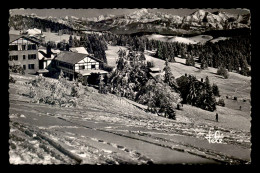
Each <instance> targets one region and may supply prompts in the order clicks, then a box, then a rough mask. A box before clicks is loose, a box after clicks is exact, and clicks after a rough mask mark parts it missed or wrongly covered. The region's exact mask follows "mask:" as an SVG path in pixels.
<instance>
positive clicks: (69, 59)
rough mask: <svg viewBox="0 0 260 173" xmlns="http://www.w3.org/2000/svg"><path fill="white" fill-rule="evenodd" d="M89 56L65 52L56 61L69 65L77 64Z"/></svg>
mask: <svg viewBox="0 0 260 173" xmlns="http://www.w3.org/2000/svg"><path fill="white" fill-rule="evenodd" d="M87 56H88V55H87V54H83V53H75V52H69V51H64V52H61V53H59V54H58V56H57V57H56V58H55V60H58V61H62V62H66V63H69V64H76V63H77V62H79V61H81V60H83V59H84V58H85V57H87Z"/></svg>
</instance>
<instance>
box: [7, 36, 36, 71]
mask: <svg viewBox="0 0 260 173" xmlns="http://www.w3.org/2000/svg"><path fill="white" fill-rule="evenodd" d="M39 44H40V43H39V42H37V41H35V40H32V39H30V38H28V37H26V36H23V35H14V34H10V35H9V60H8V63H9V66H14V65H20V66H22V67H23V69H24V71H25V73H27V74H28V73H30V74H35V73H36V72H37V71H38V70H39V60H38V47H39Z"/></svg>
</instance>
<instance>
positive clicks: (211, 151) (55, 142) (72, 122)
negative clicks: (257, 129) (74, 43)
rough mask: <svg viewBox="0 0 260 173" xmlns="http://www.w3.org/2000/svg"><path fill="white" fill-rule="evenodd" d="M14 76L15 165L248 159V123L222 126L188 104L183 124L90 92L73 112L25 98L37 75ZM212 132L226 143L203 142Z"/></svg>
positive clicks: (228, 120) (180, 117) (228, 121)
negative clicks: (31, 81)
mask: <svg viewBox="0 0 260 173" xmlns="http://www.w3.org/2000/svg"><path fill="white" fill-rule="evenodd" d="M11 76H12V77H14V79H15V80H16V83H10V85H9V86H10V89H9V92H10V108H9V112H10V114H9V117H10V140H9V143H10V152H9V155H10V160H9V161H10V163H11V164H98V165H99V164H151V163H153V164H175V163H186V164H205V163H213V164H221V163H227V164H245V163H248V162H249V161H250V145H251V144H250V128H249V123H250V121H249V118H248V117H244V116H240V115H237V114H233V115H232V114H231V115H228V116H226V115H225V116H224V115H223V117H220V121H219V122H218V123H217V122H215V121H214V115H213V114H214V113H212V114H211V113H209V112H207V111H204V110H201V109H199V108H196V107H192V106H189V105H184V110H183V111H177V119H176V120H171V119H167V118H164V117H160V116H157V115H155V114H151V113H147V112H145V111H143V110H141V109H139V108H137V107H136V106H135V104H133V103H132V102H131V101H128V100H127V99H125V98H121V97H117V96H114V95H111V94H107V95H104V94H99V93H98V92H97V91H96V90H95V89H93V88H90V87H87V90H88V92H87V93H86V94H84V95H82V96H80V97H79V98H78V100H79V105H78V106H77V107H74V108H67V107H59V106H55V105H48V104H42V103H40V104H37V103H32V102H31V98H29V97H27V96H25V95H21V93H26V92H28V90H29V88H30V87H29V86H28V84H27V83H26V82H28V81H29V80H31V79H34V78H35V76H21V75H17V74H11ZM46 80H51V79H48V78H46ZM52 80H53V79H52ZM42 92H45V91H44V90H43V91H42ZM218 109H219V108H218ZM219 110H220V111H222V112H223V113H224V112H226V111H229V109H228V108H222V109H219ZM237 112H238V111H237ZM234 119H235V121H234ZM247 122H248V123H247ZM239 123H240V124H239ZM232 124H233V125H232ZM209 130H218V131H220V132H221V133H222V134H223V135H224V138H223V143H219V144H218V143H214V144H213V143H209V142H208V141H207V140H206V138H205V137H206V135H207V134H208V132H209Z"/></svg>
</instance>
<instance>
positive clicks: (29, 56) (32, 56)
mask: <svg viewBox="0 0 260 173" xmlns="http://www.w3.org/2000/svg"><path fill="white" fill-rule="evenodd" d="M28 59H36V54H29V55H28Z"/></svg>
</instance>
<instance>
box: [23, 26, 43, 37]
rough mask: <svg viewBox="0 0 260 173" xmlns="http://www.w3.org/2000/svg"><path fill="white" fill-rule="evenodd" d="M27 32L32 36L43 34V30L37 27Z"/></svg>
mask: <svg viewBox="0 0 260 173" xmlns="http://www.w3.org/2000/svg"><path fill="white" fill-rule="evenodd" d="M26 32H27V34H29V35H32V36H33V35H39V34H41V30H40V29H37V28H33V29H28V30H27V31H26Z"/></svg>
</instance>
